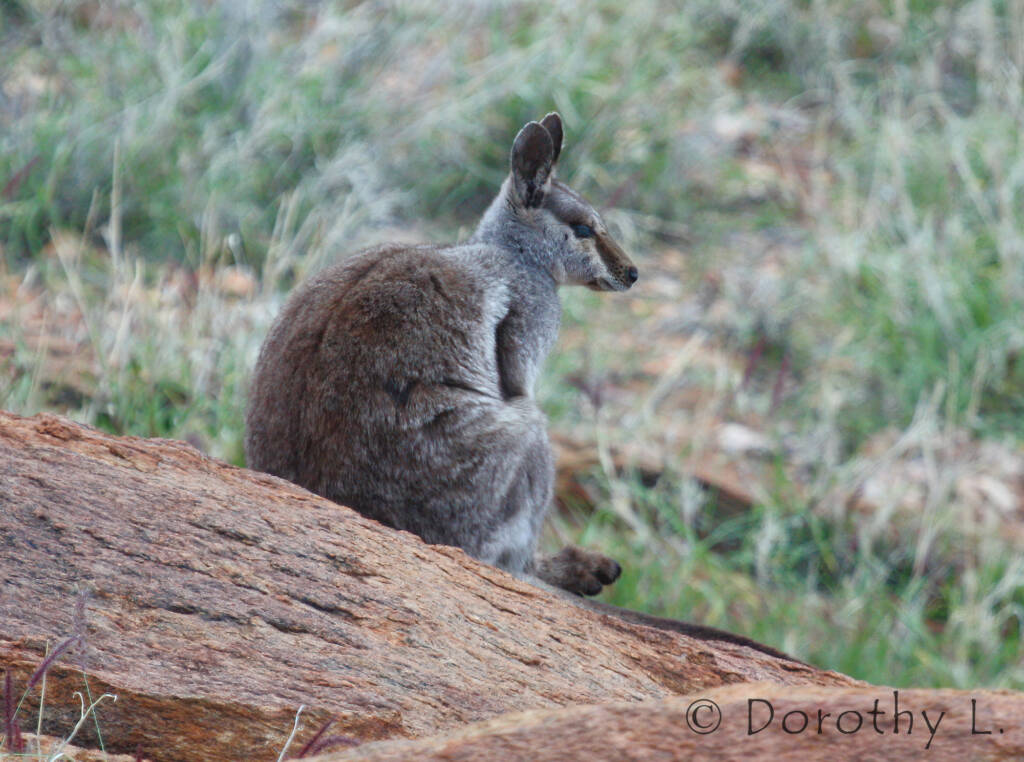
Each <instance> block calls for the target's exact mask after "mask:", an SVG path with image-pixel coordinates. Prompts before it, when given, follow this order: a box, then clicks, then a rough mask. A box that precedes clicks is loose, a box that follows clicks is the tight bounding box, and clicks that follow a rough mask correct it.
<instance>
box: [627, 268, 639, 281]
mask: <svg viewBox="0 0 1024 762" xmlns="http://www.w3.org/2000/svg"><path fill="white" fill-rule="evenodd" d="M639 277H640V273H639V271H638V270H637V269H636V268H635V267H631V268H629V269H628V270H626V280H628V281H629V285H631V286H632V285H633V284H634V283H636V279H637V278H639Z"/></svg>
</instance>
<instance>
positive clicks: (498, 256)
mask: <svg viewBox="0 0 1024 762" xmlns="http://www.w3.org/2000/svg"><path fill="white" fill-rule="evenodd" d="M561 148H562V120H561V118H560V117H559V115H558V114H555V113H552V114H548V115H547V116H545V117H544V118H543V119H542V120H541V121H540V122H530V123H529V124H527V125H526V126H525V127H523V129H522V130H521V131H520V132H519V134H518V135H517V136H516V138H515V141H514V142H513V144H512V151H511V157H510V165H511V166H510V172H509V175H508V177H507V179H506V180H505V182H504V183H503V184H502V186H501V190H500V192H499V193H498V195H497V197H496V198H495V199H494V201H493V202H492V203H491V205H490V207H489V208H488V209H487V211H486V213H485V214H484V216H483V218H482V219H481V221H480V224H479V226H478V227H477V229H476V232H475V233H474V234H473V235H472V237H470V238H469V240H468V241H466V242H465V243H463V244H459V245H453V246H431V245H426V246H404V245H390V246H381V247H378V248H374V249H370V250H368V251H363V252H360V253H357V254H354V255H352V256H350V257H348V258H346V259H345V260H344V261H342V262H341V263H339V264H337V265H335V266H333V267H330V268H328V269H326V270H324V271H323V272H321V273H320V274H319V275H317V276H315V277H313V278H312V279H310V280H309V281H308V282H307V283H305V284H304V285H303V286H301V287H300V288H298V289H297V290H296V291H295V292H294V293H293V294H292V296H291V297H290V299H289V300H288V302H287V304H286V305H285V307H284V309H283V311H282V312H281V314H280V316H279V317H278V318H277V321H276V322H275V323H274V325H273V327H272V328H271V330H270V334H269V335H268V337H267V339H266V342H265V343H264V345H263V348H262V350H261V352H260V356H259V360H258V362H257V364H256V371H255V375H254V378H253V382H252V388H251V391H250V399H249V408H248V414H247V417H246V439H245V450H246V457H247V459H248V464H249V467H250V468H254V469H257V470H260V471H266V472H269V473H271V474H274V475H276V476H280V477H283V478H285V479H288V480H289V481H292V482H295V483H297V484H300V485H302V486H304V487H306V488H307V489H309V490H311V491H313V492H316V493H318V494H320V495H323V496H324V497H327V498H330V499H331V500H334V501H336V502H338V503H343V504H344V505H347V506H350V507H352V508H354V509H356V510H358V511H359V512H361V513H363V514H364V515H366V516H369V517H370V518H373V519H376V520H378V521H381V522H383V523H384V524H388V525H390V526H392V527H396V528H399V529H405V530H408V531H410V532H414V533H415V534H417V535H419V536H420V537H422V538H423V539H424V540H426V541H427V542H429V543H435V544H444V545H457V546H459V547H461V548H463V549H464V550H465V551H466V552H467V553H469V554H470V555H472V556H475V557H476V558H478V559H480V560H481V561H485V562H487V563H490V564H494V565H496V566H499V567H501V568H503V569H506V570H508V571H509V572H511V573H513V574H516V575H520V576H527V577H535V578H539V579H540V580H542V581H544V582H547V583H548V584H550V585H553V586H555V587H559V588H563V589H565V590H569V591H571V592H573V593H578V594H585V595H593V594H596V593H598V592H600V590H601V588H602V586H603V585H607V584H610V583H611V582H613V581H615V579H616V578H617V577H618V576H619V573H620V567H619V565H618V564H617V563H616V562H615V561H613V560H611V559H609V558H607V557H605V556H603V555H601V554H599V553H594V552H588V551H585V550H582V549H580V548H576V547H572V546H570V547H567V548H565V549H563V550H562V551H561V552H559V553H557V554H555V555H553V556H538V557H535V548H536V543H537V534H538V532H539V530H540V527H541V523H542V521H543V520H544V516H545V514H546V513H547V510H548V506H549V505H550V503H551V499H552V486H553V481H554V463H553V458H552V453H551V446H550V444H549V441H548V434H547V420H546V418H545V416H544V414H543V413H542V412H541V410H540V408H539V407H538V406H537V403H536V401H535V400H534V385H535V383H536V380H537V376H538V374H539V373H540V370H541V366H542V364H543V362H544V359H545V357H546V356H547V354H548V351H549V350H550V349H551V347H552V345H553V344H554V342H555V338H556V337H557V335H558V327H559V320H560V316H561V303H560V301H559V297H558V288H559V286H563V285H580V286H586V287H588V288H591V289H594V290H596V291H625V290H626V289H628V288H629V287H630V286H632V285H633V284H634V283H635V282H636V280H637V277H638V273H637V269H636V267H635V266H634V265H633V262H632V261H630V259H629V257H628V256H626V253H625V252H624V251H623V250H622V248H621V247H620V246H619V245H618V244H617V243H616V242H615V241H614V240H613V239H612V237H611V236H610V235H609V233H608V230H607V227H606V226H605V224H604V221H603V220H602V219H601V215H600V214H598V213H597V211H596V210H595V209H594V207H592V206H591V205H590V204H589V203H588V202H587V201H586V200H585V199H584V198H583V197H582V196H580V194H579V193H577V192H576V191H574V190H572V189H571V188H569V187H568V186H567V185H565V184H564V183H561V182H559V181H558V180H557V179H556V178H555V166H556V163H557V161H558V156H559V153H560V152H561Z"/></svg>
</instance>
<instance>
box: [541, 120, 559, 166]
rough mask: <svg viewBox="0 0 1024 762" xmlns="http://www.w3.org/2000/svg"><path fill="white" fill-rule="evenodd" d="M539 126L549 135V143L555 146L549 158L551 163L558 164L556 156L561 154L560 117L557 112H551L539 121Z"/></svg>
mask: <svg viewBox="0 0 1024 762" xmlns="http://www.w3.org/2000/svg"><path fill="white" fill-rule="evenodd" d="M540 126H541V127H543V128H544V129H545V130H547V131H548V134H550V135H551V142H552V143H554V144H555V152H554V154H553V155H552V157H551V163H552V164H555V163H557V162H558V154H560V153H561V152H562V117H560V116H559V115H558V112H557V111H552V112H551V113H550V114H548V115H547V116H546V117H544V118H543V119H541V120H540Z"/></svg>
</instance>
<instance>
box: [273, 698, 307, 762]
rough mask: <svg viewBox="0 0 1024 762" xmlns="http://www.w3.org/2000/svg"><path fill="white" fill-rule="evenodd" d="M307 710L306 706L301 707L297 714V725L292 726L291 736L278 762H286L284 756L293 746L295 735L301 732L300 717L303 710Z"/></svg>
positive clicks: (278, 756) (279, 755) (278, 757)
mask: <svg viewBox="0 0 1024 762" xmlns="http://www.w3.org/2000/svg"><path fill="white" fill-rule="evenodd" d="M305 708H306V705H305V704H300V705H299V711H297V712H296V713H295V723H294V724H293V725H292V732H291V735H289V736H288V740H287V741H285V742H284V748H283V749H281V753H280V754H278V755H277V762H284V755H285V754H287V753H288V747H289V746H291V743H292V739H293V738H295V734H296V733H297V732H298V730H299V717H300V716H301V715H302V710H303V709H305Z"/></svg>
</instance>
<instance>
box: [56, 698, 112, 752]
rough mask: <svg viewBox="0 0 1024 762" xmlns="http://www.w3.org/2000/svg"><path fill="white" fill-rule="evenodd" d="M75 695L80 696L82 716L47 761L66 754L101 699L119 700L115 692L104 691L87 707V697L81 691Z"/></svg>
mask: <svg viewBox="0 0 1024 762" xmlns="http://www.w3.org/2000/svg"><path fill="white" fill-rule="evenodd" d="M75 695H76V696H78V703H79V704H80V705H81V707H82V708H81V709H80V710H79V711H80V712H81V717H79V718H78V722H76V723H75V727H74V728H72V729H71V735H69V736H68V737H67V738H65V739H64V740H63V741H61V742H60V746H58V747H57V748H56V750H54V753H53V754H52V755H51V756H50V758H49V759H48V760H47V761H46V762H57V760H58V759H60V758H61V757H63V756H64V748H65V747H66V746H67V745H68V744H70V743H71V741H72V740H73V739H74V737H75V735H77V733H78V731H79V730H81V729H82V725H84V724H85V721H86V720H87V719H89V715H90V714H92V713H93V712H94V711H95V709H96V707H97V706H98V705H99V703H100V702H101V701H103V699H105V698H109V699H113V700H114V701H117V696H115V695H114V694H113V693H104V694H103V695H102V696H100V697H99V698H98V699H96V700H95V701H93V702H92V703H91V704H89V706H88V708H86V706H85V697H84V696H83V695H82V693H81V691H75Z"/></svg>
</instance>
